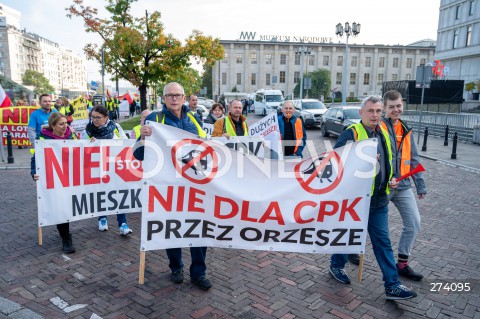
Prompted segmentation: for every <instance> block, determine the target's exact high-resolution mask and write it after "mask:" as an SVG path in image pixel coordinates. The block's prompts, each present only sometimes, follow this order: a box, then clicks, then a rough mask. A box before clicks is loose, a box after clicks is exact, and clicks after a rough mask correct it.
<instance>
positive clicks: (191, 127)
mask: <svg viewBox="0 0 480 319" xmlns="http://www.w3.org/2000/svg"><path fill="white" fill-rule="evenodd" d="M188 112H191V111H190V108H189V107H188V106H187V105H182V113H181V115H180V118H178V117H177V116H175V115H174V114H173V113H172V112H171V111H169V110H168V109H167V107H166V106H165V105H163V108H162V112H161V114H162V116H158V118H157V115H158V114H160V113H159V112H152V113H150V115H148V116H147V118H146V119H145V123H146V122H147V121H152V122H158V123H161V122H162V118H163V115H165V122H164V124H165V125H170V126H173V127H176V128H179V129H181V130H184V131H187V132H190V133H193V134H195V135H197V133H198V130H197V127H196V126H195V124H193V122H192V121H191V120H190V118H189V117H188V115H187V113H188ZM140 138H141V136H139V137H138V139H137V141H139V140H140ZM134 148H135V150H134V151H133V156H134V157H135V158H136V159H138V160H140V161H143V157H144V152H145V147H144V146H138V147H134Z"/></svg>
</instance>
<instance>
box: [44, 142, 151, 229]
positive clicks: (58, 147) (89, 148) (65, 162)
mask: <svg viewBox="0 0 480 319" xmlns="http://www.w3.org/2000/svg"><path fill="white" fill-rule="evenodd" d="M134 142H135V141H133V140H97V141H95V142H90V141H85V140H84V141H81V140H76V141H75V140H68V141H58V140H37V141H35V143H36V144H35V162H36V166H37V174H38V175H40V179H39V180H38V181H37V203H38V225H39V226H48V225H56V224H60V223H65V222H71V221H76V220H82V219H86V218H92V217H98V216H102V215H113V214H116V213H134V212H140V211H141V202H140V191H141V179H142V162H141V161H138V160H136V159H135V158H133V155H132V144H133V143H134Z"/></svg>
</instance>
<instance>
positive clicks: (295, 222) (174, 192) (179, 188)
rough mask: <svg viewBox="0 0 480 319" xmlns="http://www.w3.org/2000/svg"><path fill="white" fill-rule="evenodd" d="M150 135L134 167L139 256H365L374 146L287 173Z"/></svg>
mask: <svg viewBox="0 0 480 319" xmlns="http://www.w3.org/2000/svg"><path fill="white" fill-rule="evenodd" d="M152 130H153V134H152V136H150V137H147V145H148V147H146V149H145V160H144V163H143V169H144V176H145V177H147V175H148V178H146V179H145V184H144V185H143V191H142V193H141V201H142V203H144V205H143V208H142V229H141V250H155V249H164V248H174V247H197V246H214V247H223V248H240V249H255V250H268V251H291V252H310V253H329V254H330V253H359V252H363V251H364V248H365V241H366V235H367V224H368V212H369V206H370V191H371V187H372V182H373V176H374V169H375V163H376V154H377V142H376V140H373V139H372V140H365V141H361V142H357V143H352V144H349V145H347V146H345V147H344V148H340V149H337V150H335V151H332V152H329V153H325V154H322V155H321V156H320V157H319V158H314V159H313V160H312V159H306V160H303V161H301V162H296V163H293V162H287V161H276V160H270V159H259V158H257V157H255V156H252V155H248V154H243V153H240V152H236V151H234V150H231V149H229V148H227V147H225V146H223V145H220V144H218V143H215V142H213V141H208V140H203V139H199V138H197V137H196V136H194V135H192V134H190V133H188V132H185V131H182V130H179V129H177V128H173V127H169V126H166V125H158V124H152Z"/></svg>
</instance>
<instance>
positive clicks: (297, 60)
mask: <svg viewBox="0 0 480 319" xmlns="http://www.w3.org/2000/svg"><path fill="white" fill-rule="evenodd" d="M295 65H300V54H295Z"/></svg>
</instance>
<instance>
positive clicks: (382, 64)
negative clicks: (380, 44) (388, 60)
mask: <svg viewBox="0 0 480 319" xmlns="http://www.w3.org/2000/svg"><path fill="white" fill-rule="evenodd" d="M378 67H380V68H384V67H385V57H383V56H382V57H380V58H379V59H378Z"/></svg>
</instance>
